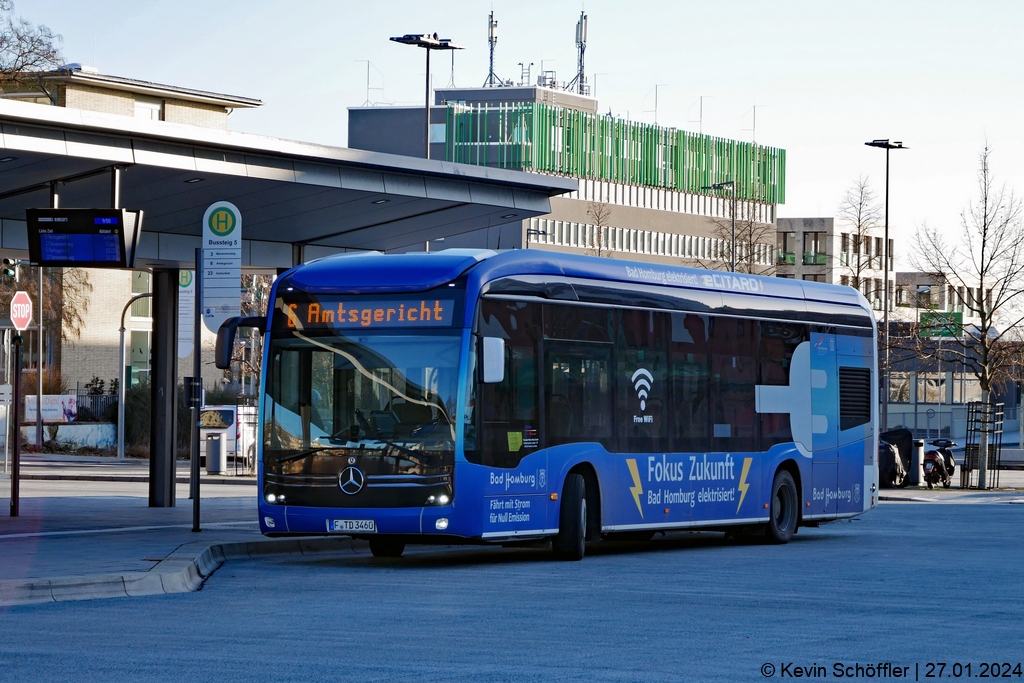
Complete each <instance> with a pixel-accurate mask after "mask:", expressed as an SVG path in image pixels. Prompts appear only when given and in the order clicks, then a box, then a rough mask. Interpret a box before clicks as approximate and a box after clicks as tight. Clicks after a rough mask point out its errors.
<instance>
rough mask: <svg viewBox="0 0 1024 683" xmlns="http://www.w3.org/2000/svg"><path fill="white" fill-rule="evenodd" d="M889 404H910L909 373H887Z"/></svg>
mask: <svg viewBox="0 0 1024 683" xmlns="http://www.w3.org/2000/svg"><path fill="white" fill-rule="evenodd" d="M889 402H890V403H910V373H908V372H890V373H889Z"/></svg>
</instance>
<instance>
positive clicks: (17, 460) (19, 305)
mask: <svg viewBox="0 0 1024 683" xmlns="http://www.w3.org/2000/svg"><path fill="white" fill-rule="evenodd" d="M11 322H12V323H13V324H14V328H15V329H16V330H18V332H24V331H25V330H26V329H28V326H29V325H30V324H31V323H32V299H30V298H29V296H28V293H27V292H21V291H19V292H15V293H14V296H13V297H12V298H11ZM24 341H25V340H24V338H23V337H22V336H21V335H20V334H17V335H15V336H14V339H13V340H12V344H13V345H14V382H13V386H12V388H11V394H12V396H11V399H12V401H13V403H14V419H13V420H8V421H7V422H8V424H7V434H8V436H7V438H8V440H10V439H13V442H12V443H11V517H17V516H18V514H19V512H20V503H21V500H20V499H21V495H20V494H21V486H20V484H21V481H20V480H21V411H22V403H24V402H25V400H24V398H23V397H22V395H21V366H22V365H23V360H22V354H23V352H24ZM39 405H40V408H41V402H40V404H39ZM39 412H42V410H41V409H40V411H39ZM8 414H10V411H8Z"/></svg>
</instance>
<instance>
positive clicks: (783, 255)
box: [775, 251, 796, 266]
mask: <svg viewBox="0 0 1024 683" xmlns="http://www.w3.org/2000/svg"><path fill="white" fill-rule="evenodd" d="M775 263H776V264H777V265H780V266H792V265H794V264H795V263H796V254H795V253H793V252H791V251H780V252H778V253H777V255H776V257H775Z"/></svg>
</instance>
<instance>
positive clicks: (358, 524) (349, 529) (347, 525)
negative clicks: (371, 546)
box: [327, 519, 377, 534]
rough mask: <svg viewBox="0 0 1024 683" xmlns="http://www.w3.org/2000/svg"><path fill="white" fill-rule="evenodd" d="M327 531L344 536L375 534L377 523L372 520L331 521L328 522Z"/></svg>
mask: <svg viewBox="0 0 1024 683" xmlns="http://www.w3.org/2000/svg"><path fill="white" fill-rule="evenodd" d="M327 530H328V531H337V532H339V533H343V534H355V533H359V534H375V533H377V523H376V522H374V521H373V520H372V519H330V520H327Z"/></svg>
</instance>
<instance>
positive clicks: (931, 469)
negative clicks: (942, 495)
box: [924, 439, 957, 489]
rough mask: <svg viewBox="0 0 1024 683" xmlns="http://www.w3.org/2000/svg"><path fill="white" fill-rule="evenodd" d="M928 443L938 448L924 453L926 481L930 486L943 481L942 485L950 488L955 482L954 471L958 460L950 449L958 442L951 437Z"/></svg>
mask: <svg viewBox="0 0 1024 683" xmlns="http://www.w3.org/2000/svg"><path fill="white" fill-rule="evenodd" d="M928 443H929V444H930V445H932V446H935V449H936V450H934V451H928V452H927V453H925V454H924V481H925V483H926V484H927V485H928V488H932V487H934V486H936V485H937V484H939V483H940V482H941V483H942V487H943V488H946V489H948V488H949V486H950V484H952V483H953V472H954V471H955V470H956V460H954V459H953V453H952V451H951V450H950V449H951V448H953V447H954V446H956V445H957V444H956V442H954V441H950V440H949V439H935V440H934V441H929V442H928Z"/></svg>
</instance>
